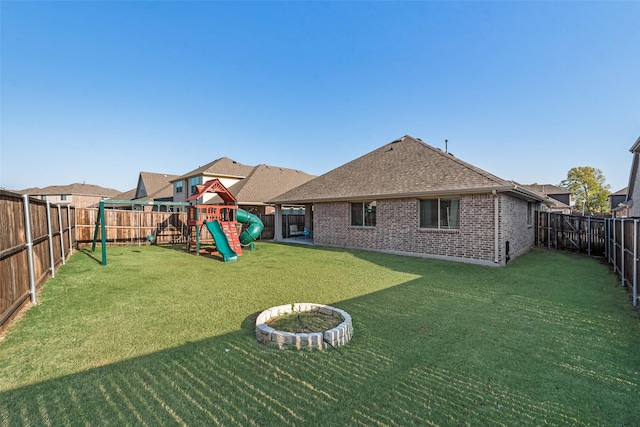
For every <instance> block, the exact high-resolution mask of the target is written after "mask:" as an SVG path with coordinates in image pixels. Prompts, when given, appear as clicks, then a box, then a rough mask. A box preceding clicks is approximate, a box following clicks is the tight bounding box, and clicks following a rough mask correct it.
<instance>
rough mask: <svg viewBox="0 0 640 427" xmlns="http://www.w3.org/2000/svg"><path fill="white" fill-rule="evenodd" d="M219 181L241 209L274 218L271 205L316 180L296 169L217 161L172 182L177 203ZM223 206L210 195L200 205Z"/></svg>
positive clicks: (224, 158)
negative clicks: (212, 182)
mask: <svg viewBox="0 0 640 427" xmlns="http://www.w3.org/2000/svg"><path fill="white" fill-rule="evenodd" d="M216 178H217V179H219V180H220V182H221V183H222V185H224V186H225V187H226V188H227V189H228V190H229V192H231V194H233V195H234V197H235V198H236V200H237V203H238V206H241V207H242V208H243V209H244V210H246V211H248V212H251V213H253V214H256V215H258V214H271V213H273V212H274V208H273V206H270V205H269V204H268V203H267V201H268V200H269V199H271V198H273V197H275V196H277V195H278V194H282V193H284V192H286V191H288V190H290V189H292V188H294V187H297V186H299V185H301V184H304V183H305V182H307V181H309V180H311V179H313V178H315V177H314V176H313V175H309V174H307V173H304V172H301V171H299V170H295V169H288V168H281V167H278V166H269V165H264V164H261V165H258V166H247V165H243V164H241V163H238V162H236V161H234V160H231V159H229V158H227V157H223V158H221V159H217V160H214V161H213V162H211V163H209V164H207V165H205V166H202V167H200V168H198V169H196V170H194V171H191V172H189V173H187V174H185V175H182V176H180V177H177V178H175V179H173V180H172V183H173V199H174V201H184V200H186V198H187V197H188V196H189V195H191V194H193V192H194V190H195V188H196V185H201V184H204V183H206V182H207V181H211V180H213V179H216ZM218 203H222V200H221V199H220V197H219V196H217V195H216V194H214V193H210V194H206V195H205V196H204V197H203V198H202V200H200V201H199V202H198V204H218Z"/></svg>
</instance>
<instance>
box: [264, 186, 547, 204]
mask: <svg viewBox="0 0 640 427" xmlns="http://www.w3.org/2000/svg"><path fill="white" fill-rule="evenodd" d="M516 187H518V186H516ZM518 188H520V187H518ZM513 190H514V186H513V185H501V186H491V187H475V188H455V189H448V190H442V189H440V190H430V191H415V192H404V193H389V194H363V195H358V196H340V197H321V198H312V199H287V200H285V199H282V200H278V199H273V200H268V201H267V203H273V204H298V205H300V204H309V203H326V202H342V201H350V200H353V201H357V200H383V199H401V198H409V197H411V198H413V197H416V198H420V197H435V196H450V195H459V194H486V193H491V192H493V191H495V192H498V193H503V192H508V191H513ZM532 197H533V194H532ZM538 198H539V197H538Z"/></svg>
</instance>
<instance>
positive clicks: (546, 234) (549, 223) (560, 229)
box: [535, 212, 606, 256]
mask: <svg viewBox="0 0 640 427" xmlns="http://www.w3.org/2000/svg"><path fill="white" fill-rule="evenodd" d="M535 231H536V233H535V234H536V243H537V244H538V245H544V246H546V247H548V248H554V249H564V250H571V251H577V252H583V253H586V254H588V255H594V256H597V255H602V256H603V255H604V253H605V239H606V236H605V218H597V217H590V216H579V215H565V214H560V213H553V212H537V215H536V224H535Z"/></svg>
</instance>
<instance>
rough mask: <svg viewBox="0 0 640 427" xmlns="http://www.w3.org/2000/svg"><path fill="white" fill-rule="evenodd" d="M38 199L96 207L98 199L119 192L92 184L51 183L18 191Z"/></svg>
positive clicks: (111, 196) (82, 206) (110, 196)
mask: <svg viewBox="0 0 640 427" xmlns="http://www.w3.org/2000/svg"><path fill="white" fill-rule="evenodd" d="M18 193H20V194H28V195H29V196H31V197H36V198H38V199H40V200H47V201H49V202H51V203H55V204H70V205H73V206H75V207H77V208H89V207H97V206H98V203H99V202H100V200H104V199H111V198H113V197H114V196H115V195H117V194H119V193H120V192H119V191H118V190H114V189H113V188H104V187H100V186H98V185H93V184H84V183H82V184H79V183H75V184H70V185H51V186H49V187H44V188H38V187H34V188H26V189H24V190H20V191H18Z"/></svg>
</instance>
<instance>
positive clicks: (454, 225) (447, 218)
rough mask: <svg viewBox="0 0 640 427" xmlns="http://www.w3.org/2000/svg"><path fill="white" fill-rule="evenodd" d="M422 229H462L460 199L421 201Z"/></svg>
mask: <svg viewBox="0 0 640 427" xmlns="http://www.w3.org/2000/svg"><path fill="white" fill-rule="evenodd" d="M420 228H435V229H445V230H452V229H453V230H458V229H460V199H459V198H457V197H453V198H444V197H438V198H436V199H424V200H420Z"/></svg>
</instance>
